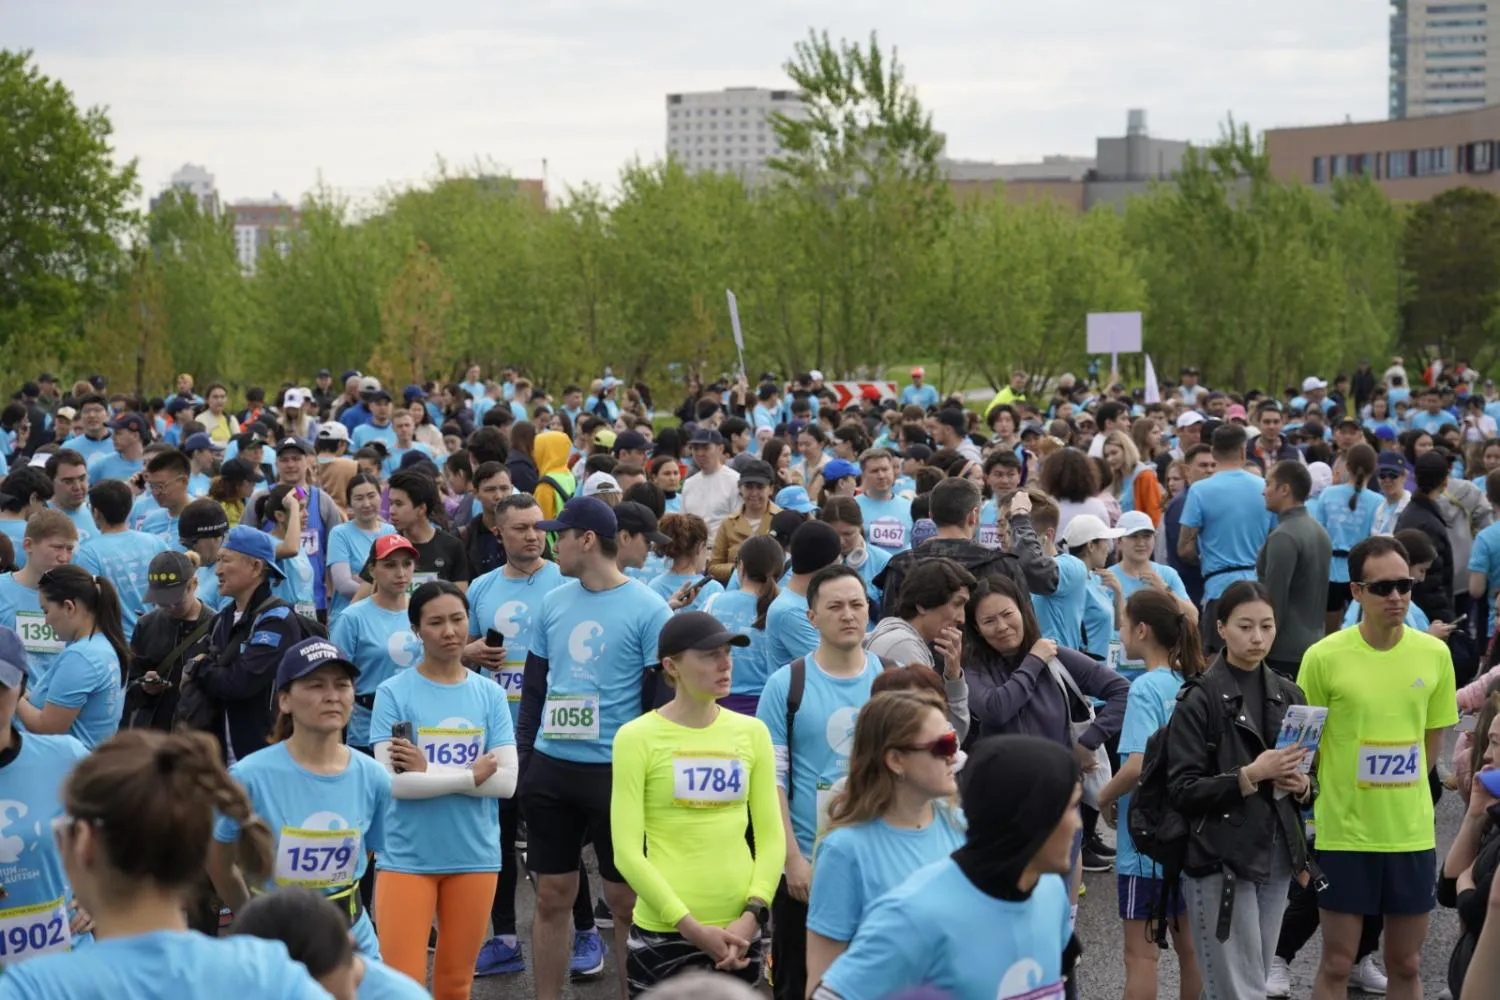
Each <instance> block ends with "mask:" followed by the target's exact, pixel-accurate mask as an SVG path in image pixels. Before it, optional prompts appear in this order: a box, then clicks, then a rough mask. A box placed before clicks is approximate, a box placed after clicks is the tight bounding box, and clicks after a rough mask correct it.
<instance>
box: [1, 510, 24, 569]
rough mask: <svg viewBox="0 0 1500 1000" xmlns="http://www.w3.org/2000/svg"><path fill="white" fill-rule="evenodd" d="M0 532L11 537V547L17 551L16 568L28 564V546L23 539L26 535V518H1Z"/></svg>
mask: <svg viewBox="0 0 1500 1000" xmlns="http://www.w3.org/2000/svg"><path fill="white" fill-rule="evenodd" d="M0 534H3V535H4V536H5V537H6V538H9V539H10V547H11V548H12V549H14V550H15V553H16V569H24V568H25V566H26V548H25V546H24V545H23V544H22V540H23V539H25V537H26V519H25V518H20V519H12V518H8V517H5V518H0Z"/></svg>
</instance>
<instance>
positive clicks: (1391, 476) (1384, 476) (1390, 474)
mask: <svg viewBox="0 0 1500 1000" xmlns="http://www.w3.org/2000/svg"><path fill="white" fill-rule="evenodd" d="M1376 478H1377V479H1405V478H1406V474H1405V473H1402V472H1382V473H1379V474H1378V475H1377V476H1376Z"/></svg>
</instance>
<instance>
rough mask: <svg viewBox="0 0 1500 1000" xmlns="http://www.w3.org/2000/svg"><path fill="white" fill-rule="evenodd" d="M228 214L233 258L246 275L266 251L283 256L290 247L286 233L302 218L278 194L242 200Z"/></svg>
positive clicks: (294, 208)
mask: <svg viewBox="0 0 1500 1000" xmlns="http://www.w3.org/2000/svg"><path fill="white" fill-rule="evenodd" d="M228 211H229V215H230V217H231V218H232V219H233V220H234V252H235V256H237V257H238V258H239V260H240V269H241V270H242V271H244V272H245V273H246V274H254V273H255V265H256V262H257V261H258V260H259V259H260V255H261V253H262V251H264V250H266V249H267V248H272V247H274V248H275V250H276V252H277V253H282V254H284V253H286V252H287V248H288V247H289V246H291V242H290V236H289V234H290V233H291V232H292V231H293V230H295V229H296V228H297V225H298V223H299V222H300V221H301V218H302V213H300V212H299V211H297V208H296V206H294V205H292V204H291V203H290V202H287V201H285V200H284V199H282V198H281V197H280V196H279V195H272V196H271V197H270V198H266V199H262V200H255V199H249V198H246V199H242V200H240V201H237V202H235V203H234V204H232V205H230V206H229V209H228Z"/></svg>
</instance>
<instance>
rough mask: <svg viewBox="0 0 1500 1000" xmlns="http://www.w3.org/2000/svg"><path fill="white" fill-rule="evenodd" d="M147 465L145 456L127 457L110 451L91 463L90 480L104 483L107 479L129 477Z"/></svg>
mask: <svg viewBox="0 0 1500 1000" xmlns="http://www.w3.org/2000/svg"><path fill="white" fill-rule="evenodd" d="M145 467H146V460H145V459H144V458H125V457H124V456H123V455H121V454H120V453H119V452H117V451H115V452H110V453H109V454H108V455H104V456H102V457H100V458H96V459H94V460H93V461H92V462H90V463H89V482H91V483H102V482H104V481H105V480H107V479H129V478H130V477H131V476H133V475H135V474H136V473H137V472H140V471H141V470H142V469H144V468H145Z"/></svg>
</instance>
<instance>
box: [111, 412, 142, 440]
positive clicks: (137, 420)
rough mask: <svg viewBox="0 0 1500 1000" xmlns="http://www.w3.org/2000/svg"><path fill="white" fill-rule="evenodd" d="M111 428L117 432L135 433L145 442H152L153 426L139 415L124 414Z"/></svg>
mask: <svg viewBox="0 0 1500 1000" xmlns="http://www.w3.org/2000/svg"><path fill="white" fill-rule="evenodd" d="M109 426H110V428H111V429H112V430H117V431H135V432H136V433H137V434H139V435H140V436H141V439H142V440H143V441H145V442H146V443H148V444H149V443H150V442H151V424H150V423H149V422H147V420H146V418H145V417H143V416H141V415H140V414H139V413H122V414H120V415H119V416H118V417H116V418H115V419H114V421H113V422H112V423H111V424H110V425H109Z"/></svg>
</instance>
